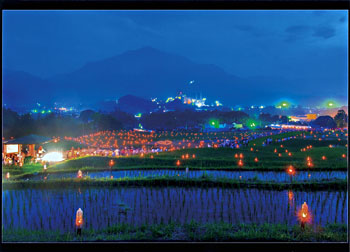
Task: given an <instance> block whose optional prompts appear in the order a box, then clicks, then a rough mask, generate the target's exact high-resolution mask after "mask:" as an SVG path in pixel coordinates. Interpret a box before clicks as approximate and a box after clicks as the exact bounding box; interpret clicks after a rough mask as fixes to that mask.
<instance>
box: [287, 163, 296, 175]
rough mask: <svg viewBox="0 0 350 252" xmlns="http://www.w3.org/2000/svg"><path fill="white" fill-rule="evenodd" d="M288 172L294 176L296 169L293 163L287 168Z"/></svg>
mask: <svg viewBox="0 0 350 252" xmlns="http://www.w3.org/2000/svg"><path fill="white" fill-rule="evenodd" d="M287 173H288V174H289V175H290V176H294V175H295V169H294V167H293V166H292V165H290V166H289V167H288V169H287Z"/></svg>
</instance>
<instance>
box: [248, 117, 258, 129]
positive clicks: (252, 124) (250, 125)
mask: <svg viewBox="0 0 350 252" xmlns="http://www.w3.org/2000/svg"><path fill="white" fill-rule="evenodd" d="M246 124H247V127H248V128H249V129H255V128H256V126H257V125H258V122H257V121H255V120H253V119H248V120H247V122H246Z"/></svg>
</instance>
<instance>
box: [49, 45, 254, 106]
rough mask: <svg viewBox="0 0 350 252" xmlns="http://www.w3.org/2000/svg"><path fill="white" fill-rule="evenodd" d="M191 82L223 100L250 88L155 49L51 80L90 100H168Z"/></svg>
mask: <svg viewBox="0 0 350 252" xmlns="http://www.w3.org/2000/svg"><path fill="white" fill-rule="evenodd" d="M191 80H195V83H196V85H197V86H198V93H202V94H203V95H204V96H208V97H210V98H212V99H219V98H220V97H221V96H222V95H223V93H226V94H227V92H231V93H232V85H235V86H237V89H240V87H239V86H240V85H242V84H247V83H245V81H244V80H243V79H240V78H238V77H236V76H233V75H229V74H227V73H226V72H225V71H224V70H222V69H221V68H219V67H217V66H215V65H208V64H197V63H194V62H192V61H191V60H189V59H187V58H185V57H182V56H179V55H176V54H171V53H165V52H161V51H159V50H156V49H154V48H152V47H144V48H141V49H138V50H132V51H127V52H125V53H122V54H120V55H117V56H114V57H111V58H108V59H105V60H101V61H96V62H91V63H88V64H86V65H85V66H83V67H82V68H80V69H79V70H77V71H75V72H72V73H68V74H61V75H56V76H53V77H52V78H49V79H48V81H49V82H51V83H54V84H57V85H62V86H64V87H66V88H67V89H69V92H70V93H72V94H74V95H79V93H80V92H81V90H84V92H85V94H84V96H86V98H87V99H89V100H91V99H103V98H105V96H106V94H108V95H115V96H117V97H120V96H123V95H127V94H133V95H136V96H141V97H145V98H146V97H147V98H151V97H167V96H172V95H175V94H176V92H177V91H179V90H184V89H186V87H187V85H188V83H189V81H191ZM218 87H220V89H218ZM237 92H239V90H237ZM224 96H225V95H224ZM226 98H229V97H226ZM230 99H232V97H230ZM226 100H228V99H226Z"/></svg>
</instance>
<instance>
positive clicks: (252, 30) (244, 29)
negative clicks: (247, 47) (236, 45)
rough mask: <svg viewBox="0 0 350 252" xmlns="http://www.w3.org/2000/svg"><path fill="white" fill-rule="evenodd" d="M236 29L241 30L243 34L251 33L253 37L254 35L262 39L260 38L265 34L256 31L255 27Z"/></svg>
mask: <svg viewBox="0 0 350 252" xmlns="http://www.w3.org/2000/svg"><path fill="white" fill-rule="evenodd" d="M234 28H235V29H237V30H239V31H242V32H248V33H251V34H252V35H254V36H256V37H260V36H262V35H264V34H265V33H264V32H262V31H260V30H258V29H256V28H255V27H253V26H251V25H235V26H234Z"/></svg>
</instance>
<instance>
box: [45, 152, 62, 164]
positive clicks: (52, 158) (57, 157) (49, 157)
mask: <svg viewBox="0 0 350 252" xmlns="http://www.w3.org/2000/svg"><path fill="white" fill-rule="evenodd" d="M42 160H43V161H47V162H59V161H63V160H64V158H63V155H62V153H60V152H50V153H47V154H46V155H45V156H44V157H43V159H42Z"/></svg>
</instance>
